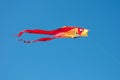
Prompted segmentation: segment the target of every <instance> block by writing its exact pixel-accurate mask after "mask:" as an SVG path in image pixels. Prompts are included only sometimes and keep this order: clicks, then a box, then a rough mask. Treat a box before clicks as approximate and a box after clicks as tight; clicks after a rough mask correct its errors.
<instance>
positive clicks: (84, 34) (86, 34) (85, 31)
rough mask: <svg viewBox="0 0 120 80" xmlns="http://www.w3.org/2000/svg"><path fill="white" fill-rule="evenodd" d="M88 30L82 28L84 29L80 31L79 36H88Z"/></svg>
mask: <svg viewBox="0 0 120 80" xmlns="http://www.w3.org/2000/svg"><path fill="white" fill-rule="evenodd" d="M88 32H89V30H87V29H84V31H83V32H82V33H81V36H83V37H87V36H88Z"/></svg>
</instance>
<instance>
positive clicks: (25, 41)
mask: <svg viewBox="0 0 120 80" xmlns="http://www.w3.org/2000/svg"><path fill="white" fill-rule="evenodd" d="M53 39H55V38H54V37H53V38H40V39H37V40H33V41H30V40H28V41H27V40H24V39H19V40H18V41H22V42H24V43H26V44H29V43H34V42H45V41H49V40H53Z"/></svg>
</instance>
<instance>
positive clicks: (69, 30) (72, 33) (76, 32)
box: [17, 26, 89, 43]
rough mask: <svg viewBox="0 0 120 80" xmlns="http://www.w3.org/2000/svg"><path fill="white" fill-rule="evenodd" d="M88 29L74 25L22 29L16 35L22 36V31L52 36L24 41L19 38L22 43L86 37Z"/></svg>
mask: <svg viewBox="0 0 120 80" xmlns="http://www.w3.org/2000/svg"><path fill="white" fill-rule="evenodd" d="M88 31H89V30H87V29H85V28H80V27H76V26H63V27H61V28H58V29H55V30H40V29H35V30H23V31H21V32H20V33H19V34H18V35H17V36H18V37H20V36H22V34H23V33H31V34H44V35H51V36H52V37H46V38H40V39H37V40H33V41H26V40H23V39H20V40H19V41H23V42H24V43H33V42H39V41H49V40H53V39H56V38H78V37H81V36H83V37H86V36H88Z"/></svg>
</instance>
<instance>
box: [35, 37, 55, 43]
mask: <svg viewBox="0 0 120 80" xmlns="http://www.w3.org/2000/svg"><path fill="white" fill-rule="evenodd" d="M53 39H55V38H54V37H53V38H40V39H37V40H34V41H33V42H39V41H43V42H44V41H49V40H53Z"/></svg>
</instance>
